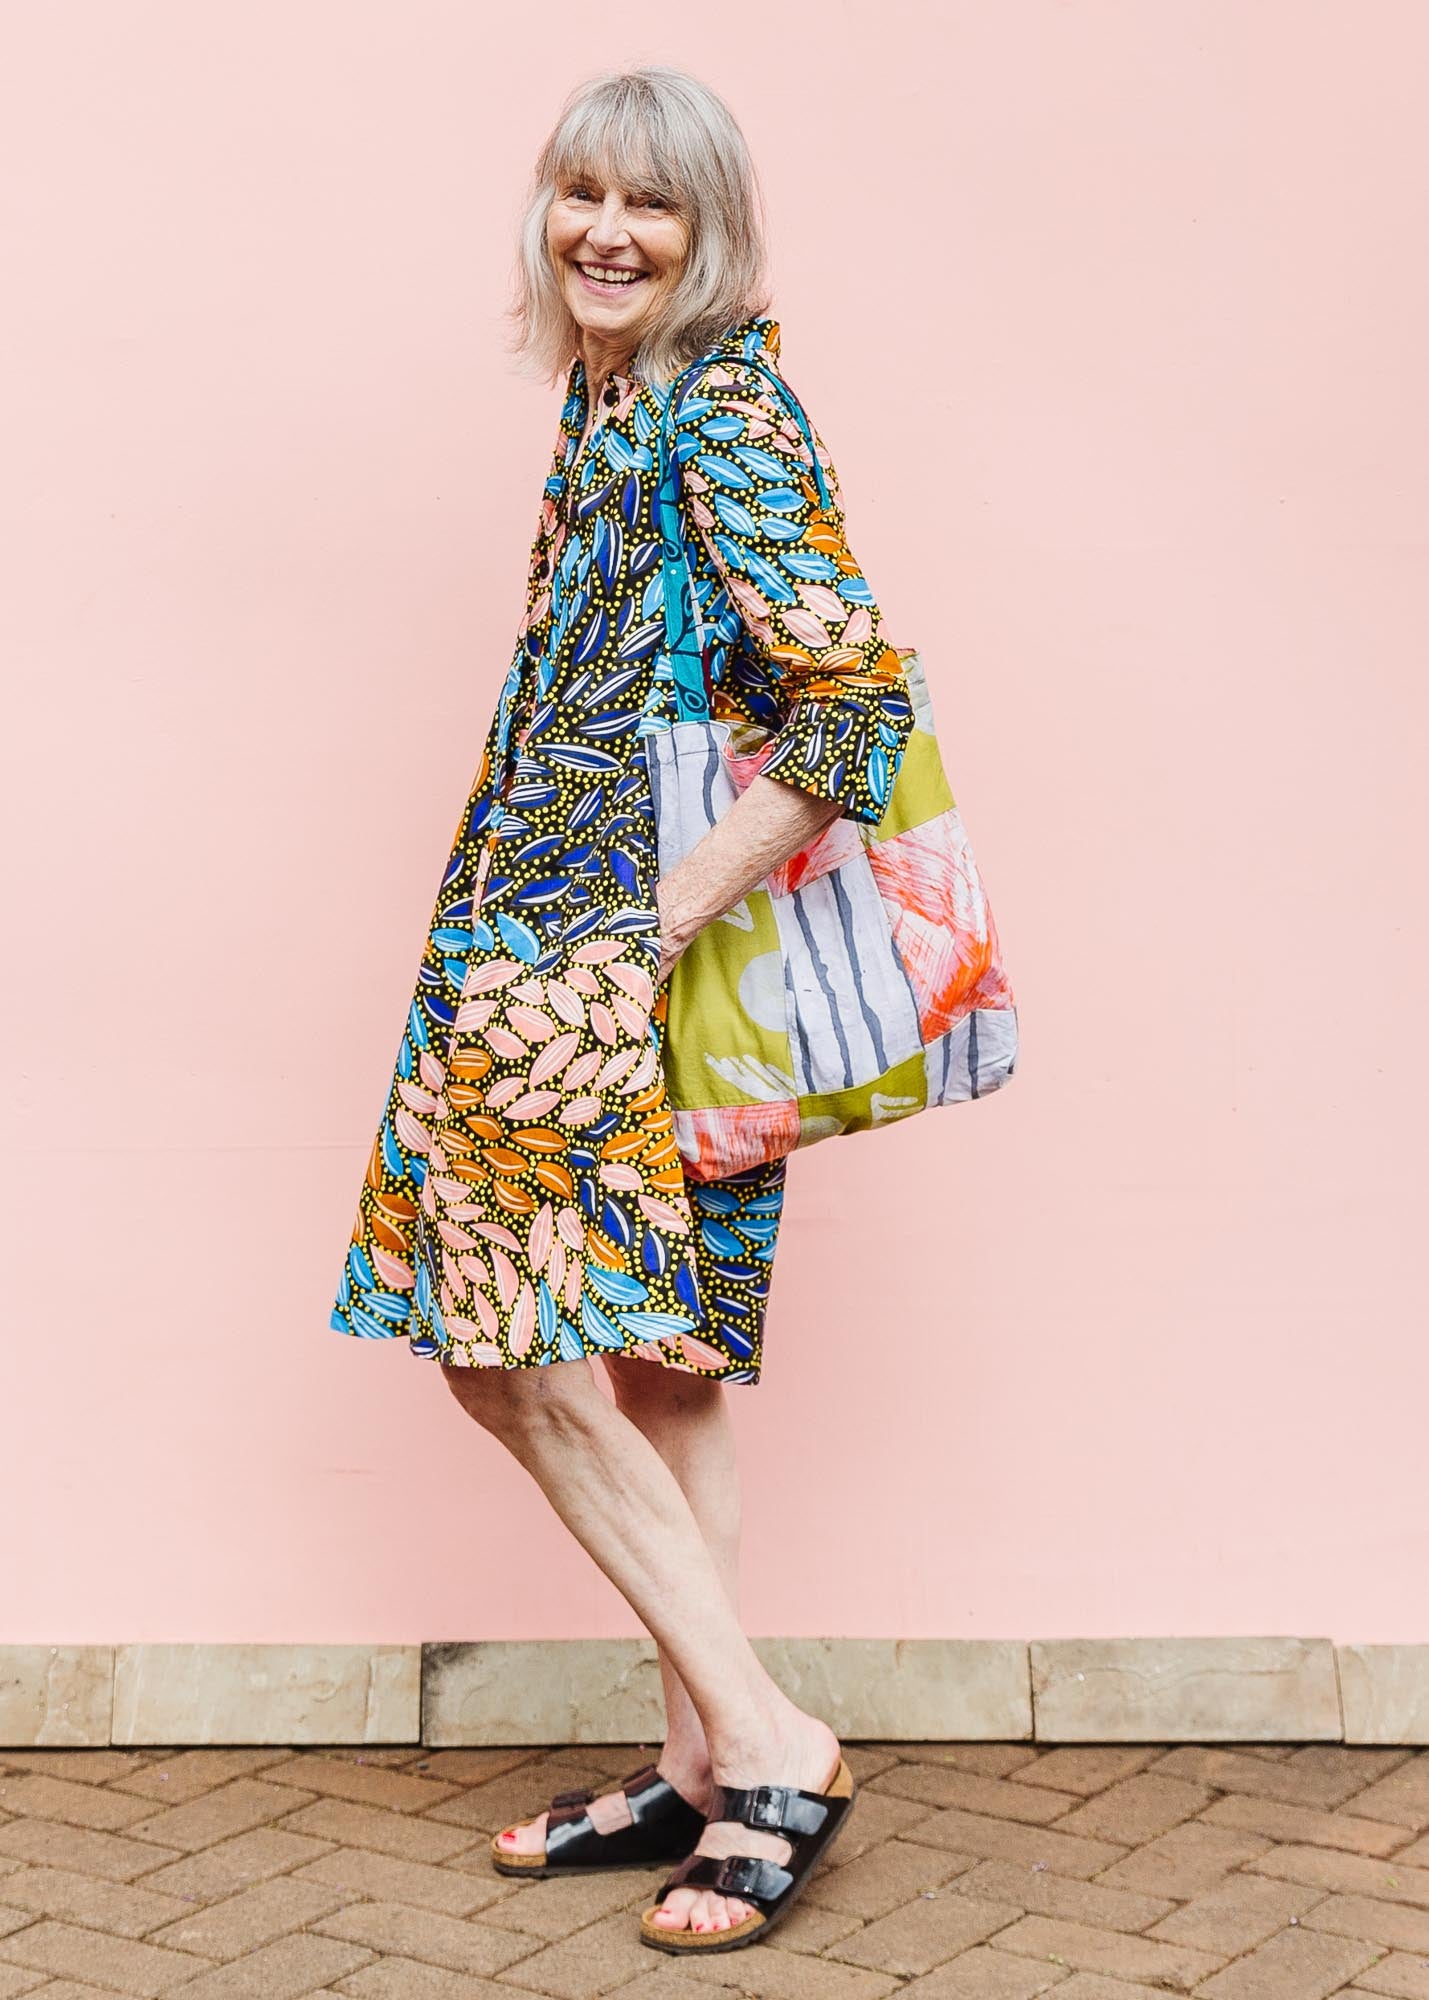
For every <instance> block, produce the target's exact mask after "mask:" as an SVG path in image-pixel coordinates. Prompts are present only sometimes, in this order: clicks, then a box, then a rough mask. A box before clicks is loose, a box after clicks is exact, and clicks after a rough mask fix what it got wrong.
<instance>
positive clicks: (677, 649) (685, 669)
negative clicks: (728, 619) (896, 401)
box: [656, 348, 829, 722]
mask: <svg viewBox="0 0 1429 2000" xmlns="http://www.w3.org/2000/svg"><path fill="white" fill-rule="evenodd" d="M721 361H725V362H728V363H729V364H730V365H731V366H736V365H738V366H743V367H745V368H753V369H756V370H757V371H758V372H759V373H760V374H761V375H763V376H765V377H767V379H768V380H769V381H770V382H772V383H773V385H774V387H775V389H776V390H777V391H778V392H779V394H780V396H781V397H782V398H783V400H784V403H785V404H786V406H787V407H788V408H789V409H791V410H792V411H793V413H794V417H795V421H796V422H797V423H798V426H799V429H800V431H801V433H802V434H803V438H804V442H805V444H806V445H807V446H808V448H809V457H810V460H811V462H812V464H813V470H814V480H815V483H816V485H817V487H818V490H819V504H820V506H821V507H827V506H828V505H829V488H828V482H827V480H826V479H825V478H824V470H823V467H822V466H821V465H820V464H819V454H818V449H817V447H816V445H815V443H814V433H813V428H812V426H811V425H810V423H809V419H808V417H807V416H806V414H805V412H804V406H803V404H802V403H801V402H800V401H799V399H798V397H797V396H796V395H795V394H794V392H793V390H792V389H790V387H789V385H788V383H787V382H786V381H785V380H784V378H783V376H782V375H778V374H776V373H775V371H774V370H773V369H772V368H770V367H768V366H767V365H766V364H765V363H764V362H762V361H755V360H753V359H751V358H750V357H749V356H748V355H743V354H740V355H733V354H731V355H726V354H723V353H721V352H720V350H719V349H718V348H714V349H711V350H710V351H709V352H707V353H705V354H702V355H701V356H700V358H699V360H698V361H695V362H693V363H692V364H691V366H690V367H689V368H687V369H686V370H685V371H684V372H683V373H682V374H680V375H678V376H677V377H676V378H675V381H674V382H673V383H672V385H671V387H670V391H669V394H668V395H667V396H666V398H665V402H664V406H663V408H662V410H661V416H660V427H659V458H658V475H659V476H658V483H657V488H656V493H657V507H658V514H659V527H660V549H661V556H662V579H661V581H662V585H663V591H664V606H665V650H666V653H667V654H668V656H669V660H670V669H671V673H672V674H673V676H674V682H675V705H676V711H677V714H678V718H679V720H680V721H681V722H703V721H705V720H706V719H707V718H708V716H709V695H708V692H707V690H706V686H705V662H704V650H703V648H702V646H701V644H700V633H699V623H698V611H697V606H696V602H695V586H694V578H693V576H692V574H691V571H690V563H689V556H688V554H687V553H686V548H685V535H684V528H683V526H682V524H681V520H680V465H679V454H678V452H677V451H676V449H675V443H676V438H675V433H676V430H677V428H678V426H677V425H676V423H675V421H674V419H675V417H676V416H677V415H678V410H679V403H680V399H681V397H682V396H683V394H684V391H685V384H686V383H687V382H688V381H689V379H690V378H691V377H692V376H695V377H698V376H699V375H700V374H701V373H702V372H703V371H704V369H706V368H709V367H712V366H713V365H715V364H716V363H718V362H721Z"/></svg>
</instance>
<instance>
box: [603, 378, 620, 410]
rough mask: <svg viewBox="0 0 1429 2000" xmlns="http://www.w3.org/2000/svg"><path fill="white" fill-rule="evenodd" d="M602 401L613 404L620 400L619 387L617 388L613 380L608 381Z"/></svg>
mask: <svg viewBox="0 0 1429 2000" xmlns="http://www.w3.org/2000/svg"><path fill="white" fill-rule="evenodd" d="M601 401H602V402H603V403H608V404H611V405H612V406H613V405H614V404H616V403H618V402H619V401H620V391H619V389H617V388H616V386H615V384H614V383H613V382H607V383H606V385H605V393H604V394H603V396H602V397H601Z"/></svg>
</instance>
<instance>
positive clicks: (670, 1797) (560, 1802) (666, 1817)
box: [491, 1764, 705, 1877]
mask: <svg viewBox="0 0 1429 2000" xmlns="http://www.w3.org/2000/svg"><path fill="white" fill-rule="evenodd" d="M604 1790H605V1791H607V1792H610V1791H621V1792H624V1794H625V1796H626V1798H627V1799H629V1801H630V1825H629V1826H621V1827H616V1828H615V1830H614V1831H613V1832H611V1833H601V1832H600V1831H599V1830H598V1829H597V1828H596V1826H595V1825H594V1824H593V1822H592V1820H591V1816H590V1814H589V1813H588V1812H587V1811H586V1810H585V1808H586V1807H587V1806H589V1805H590V1804H591V1802H592V1801H593V1800H594V1799H595V1798H597V1797H598V1796H600V1794H597V1793H596V1792H594V1791H592V1790H586V1791H576V1792H557V1793H556V1796H555V1797H554V1798H553V1799H552V1800H551V1803H550V1805H549V1806H548V1807H547V1808H546V1813H547V1817H546V1845H545V1847H544V1849H543V1850H542V1851H541V1852H540V1853H539V1854H513V1853H512V1852H511V1850H510V1849H509V1848H506V1847H499V1846H498V1845H497V1840H496V1836H494V1835H493V1837H492V1841H491V1865H492V1866H493V1868H495V1869H496V1871H497V1873H498V1874H501V1875H525V1876H528V1877H529V1876H533V1875H536V1876H544V1875H599V1874H603V1873H605V1872H606V1871H607V1870H610V1871H612V1872H613V1871H614V1870H615V1869H617V1868H648V1867H650V1866H651V1865H652V1864H653V1863H655V1862H660V1861H676V1860H679V1859H680V1857H681V1856H683V1855H686V1854H688V1853H689V1852H690V1849H691V1848H692V1847H693V1846H694V1844H695V1842H696V1841H697V1840H698V1839H699V1837H700V1835H701V1834H702V1833H703V1832H704V1830H705V1816H704V1814H703V1813H702V1812H701V1811H700V1810H699V1808H698V1807H697V1806H692V1805H691V1804H690V1802H689V1800H688V1799H687V1798H686V1797H685V1796H684V1794H683V1793H681V1792H677V1791H676V1790H675V1787H674V1786H673V1785H672V1784H670V1783H669V1782H668V1781H667V1780H666V1779H664V1778H662V1777H661V1776H660V1773H659V1772H658V1771H657V1770H656V1769H655V1766H654V1765H653V1764H642V1765H641V1766H640V1769H639V1770H638V1771H632V1772H631V1774H630V1776H629V1777H628V1778H622V1779H621V1781H620V1783H619V1784H618V1785H607V1786H605V1787H604Z"/></svg>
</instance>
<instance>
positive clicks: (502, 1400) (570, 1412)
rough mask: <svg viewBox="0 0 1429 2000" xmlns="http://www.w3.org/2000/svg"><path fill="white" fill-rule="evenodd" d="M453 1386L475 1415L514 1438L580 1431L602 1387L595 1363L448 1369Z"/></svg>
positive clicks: (501, 1434)
mask: <svg viewBox="0 0 1429 2000" xmlns="http://www.w3.org/2000/svg"><path fill="white" fill-rule="evenodd" d="M442 1373H443V1374H444V1375H445V1376H446V1378H447V1387H448V1388H449V1389H450V1390H451V1392H452V1394H453V1395H454V1396H455V1397H456V1399H457V1401H458V1402H459V1403H460V1404H461V1406H462V1408H463V1409H464V1410H465V1411H466V1413H467V1415H468V1416H469V1417H472V1418H473V1419H474V1420H475V1421H476V1422H477V1423H479V1424H480V1425H481V1426H482V1428H483V1429H484V1430H488V1431H491V1432H492V1433H493V1434H494V1435H495V1436H497V1437H501V1438H506V1439H510V1438H513V1437H517V1436H521V1435H524V1434H527V1433H530V1432H532V1431H536V1430H542V1429H575V1428H577V1427H578V1426H579V1425H580V1424H581V1423H582V1422H583V1421H584V1418H585V1412H586V1409H587V1406H588V1403H589V1399H590V1398H591V1396H593V1395H595V1396H598V1395H599V1394H600V1391H599V1389H598V1388H597V1387H596V1383H595V1379H594V1377H593V1376H592V1374H591V1371H590V1364H589V1362H585V1363H582V1362H578V1361H562V1362H559V1363H553V1364H552V1365H551V1366H550V1367H547V1368H459V1367H444V1368H443V1369H442Z"/></svg>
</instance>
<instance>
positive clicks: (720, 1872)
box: [659, 1854, 794, 1907]
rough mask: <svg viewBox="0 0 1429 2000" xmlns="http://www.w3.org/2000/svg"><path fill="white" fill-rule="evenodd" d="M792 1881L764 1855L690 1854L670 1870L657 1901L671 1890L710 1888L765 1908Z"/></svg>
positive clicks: (778, 1896) (781, 1893) (784, 1870)
mask: <svg viewBox="0 0 1429 2000" xmlns="http://www.w3.org/2000/svg"><path fill="white" fill-rule="evenodd" d="M793 1880H794V1877H793V1876H792V1875H791V1874H790V1872H789V1870H788V1869H787V1868H782V1867H781V1866H780V1865H779V1863H778V1862H777V1861H770V1860H769V1859H768V1858H767V1857H766V1856H764V1855H755V1854H726V1855H714V1854H691V1855H690V1856H689V1857H688V1858H687V1859H686V1860H684V1861H682V1862H680V1864H679V1865H678V1867H676V1868H675V1869H674V1871H673V1872H672V1873H671V1875H670V1878H669V1880H668V1881H667V1882H666V1883H665V1886H664V1887H663V1888H662V1889H661V1891H660V1896H659V1900H660V1901H661V1902H662V1903H663V1902H664V1900H665V1898H666V1897H667V1896H668V1895H669V1893H670V1891H671V1890H672V1889H713V1890H715V1891H716V1892H717V1893H719V1894H720V1895H725V1896H738V1897H739V1898H740V1900H741V1902H745V1903H754V1904H756V1905H759V1906H760V1907H766V1906H768V1905H769V1904H771V1903H777V1902H778V1900H779V1898H780V1897H781V1896H782V1895H783V1894H784V1893H785V1891H786V1890H787V1889H788V1888H789V1887H790V1885H791V1884H792V1882H793Z"/></svg>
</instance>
